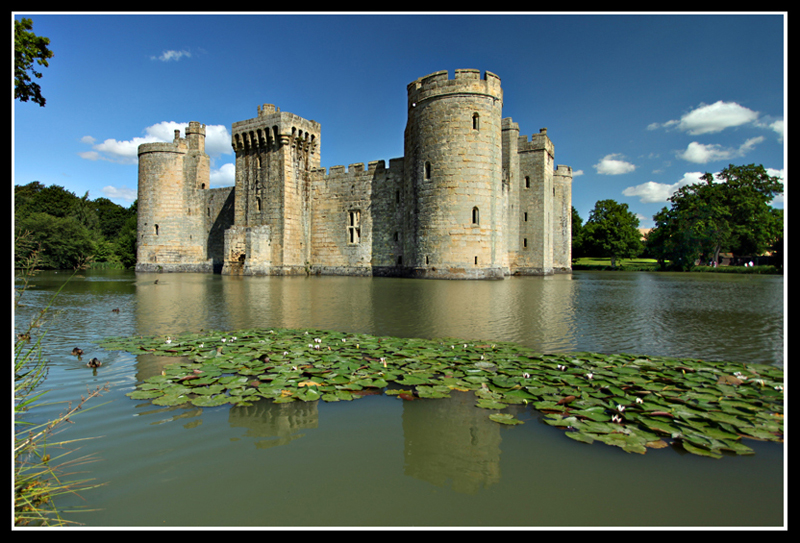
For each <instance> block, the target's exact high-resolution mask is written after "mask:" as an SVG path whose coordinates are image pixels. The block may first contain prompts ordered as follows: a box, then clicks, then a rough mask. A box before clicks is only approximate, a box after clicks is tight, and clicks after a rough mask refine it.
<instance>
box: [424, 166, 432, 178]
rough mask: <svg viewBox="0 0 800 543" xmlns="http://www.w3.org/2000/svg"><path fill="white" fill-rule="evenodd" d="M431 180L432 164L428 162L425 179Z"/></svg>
mask: <svg viewBox="0 0 800 543" xmlns="http://www.w3.org/2000/svg"><path fill="white" fill-rule="evenodd" d="M430 178H431V163H430V162H426V163H425V179H430Z"/></svg>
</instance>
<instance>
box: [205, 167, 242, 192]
mask: <svg viewBox="0 0 800 543" xmlns="http://www.w3.org/2000/svg"><path fill="white" fill-rule="evenodd" d="M209 177H210V179H209V183H210V184H211V186H212V187H213V188H217V187H232V186H234V185H235V184H236V166H235V165H234V164H232V163H230V164H223V165H222V166H220V167H219V169H217V170H211V173H210V174H209Z"/></svg>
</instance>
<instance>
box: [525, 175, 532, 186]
mask: <svg viewBox="0 0 800 543" xmlns="http://www.w3.org/2000/svg"><path fill="white" fill-rule="evenodd" d="M525 188H526V189H529V188H531V178H530V177H529V176H527V175H526V176H525Z"/></svg>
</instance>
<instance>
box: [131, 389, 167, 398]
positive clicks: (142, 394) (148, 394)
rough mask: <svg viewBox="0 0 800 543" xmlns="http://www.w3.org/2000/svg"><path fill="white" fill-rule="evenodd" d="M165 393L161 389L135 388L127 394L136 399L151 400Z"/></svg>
mask: <svg viewBox="0 0 800 543" xmlns="http://www.w3.org/2000/svg"><path fill="white" fill-rule="evenodd" d="M163 395H164V392H163V391H161V390H134V391H133V392H128V393H127V394H126V396H128V397H129V398H131V399H134V400H150V399H153V398H158V397H159V396H163Z"/></svg>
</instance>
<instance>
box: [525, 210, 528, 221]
mask: <svg viewBox="0 0 800 543" xmlns="http://www.w3.org/2000/svg"><path fill="white" fill-rule="evenodd" d="M524 220H525V222H528V212H527V211H526V212H525V219H524Z"/></svg>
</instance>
